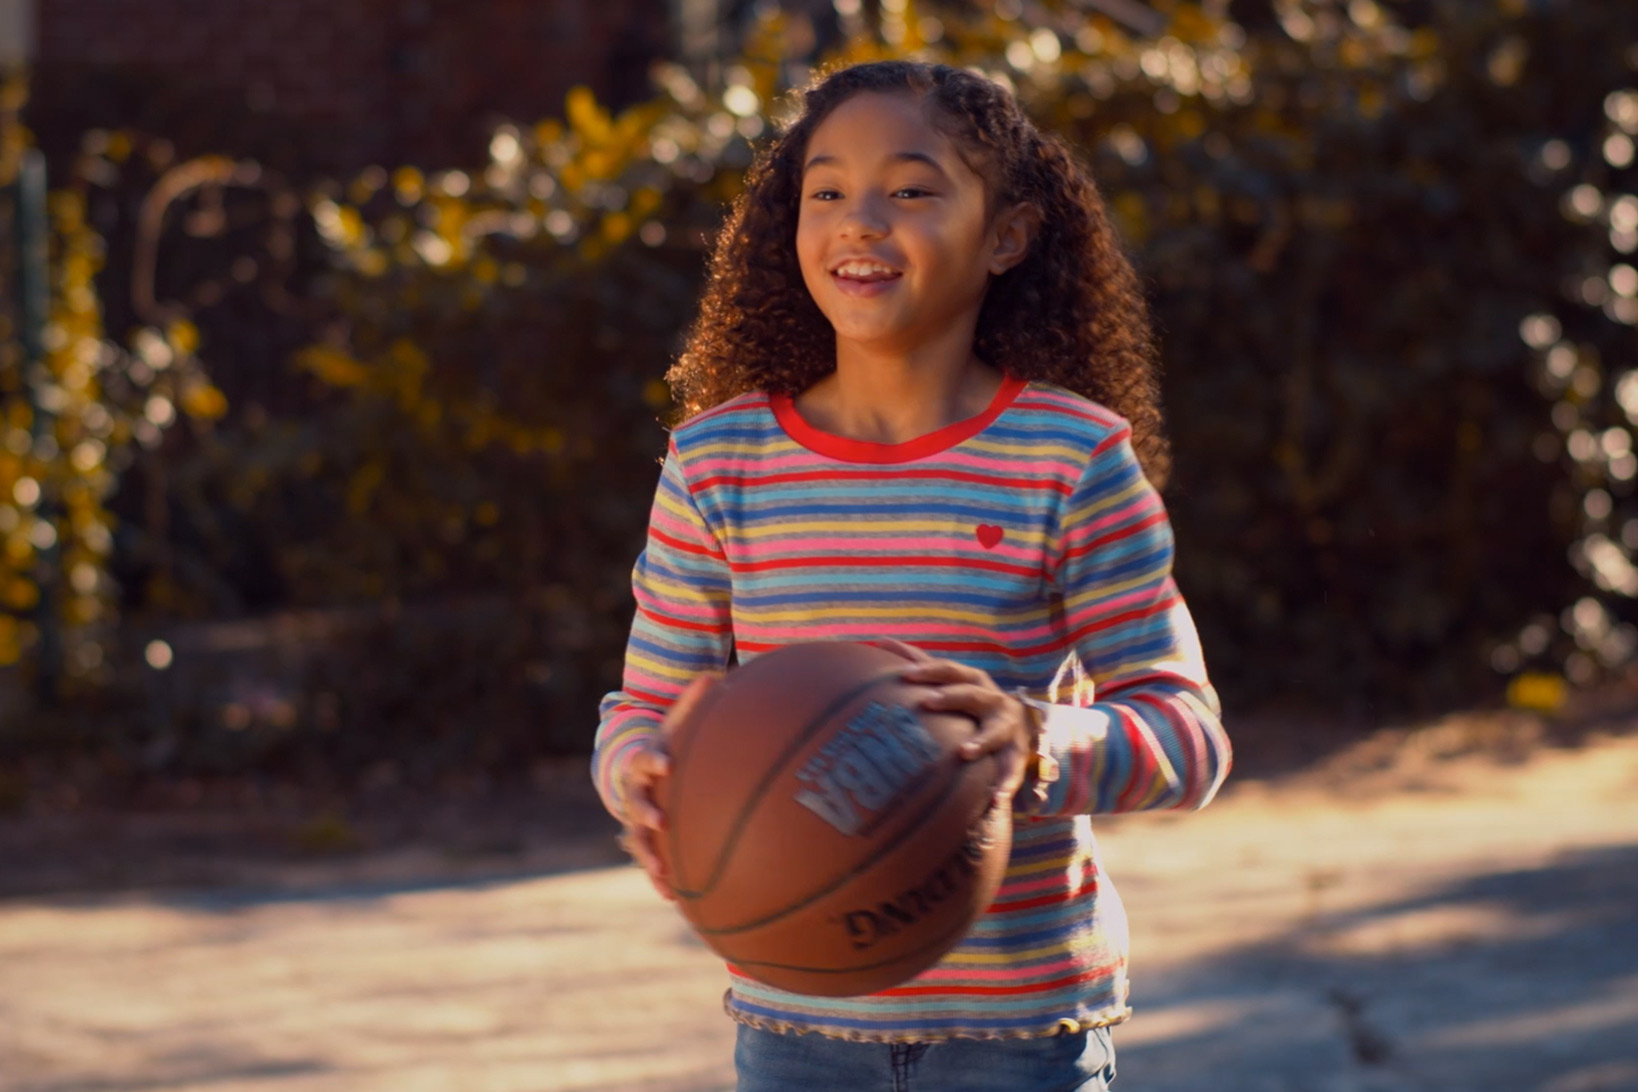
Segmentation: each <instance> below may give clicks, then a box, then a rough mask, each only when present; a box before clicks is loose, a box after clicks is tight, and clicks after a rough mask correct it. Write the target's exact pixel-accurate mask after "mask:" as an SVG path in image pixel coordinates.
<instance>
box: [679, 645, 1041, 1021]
mask: <svg viewBox="0 0 1638 1092" xmlns="http://www.w3.org/2000/svg"><path fill="white" fill-rule="evenodd" d="M908 663H909V661H907V660H906V659H905V658H904V657H903V656H901V655H899V654H898V653H896V652H892V651H889V650H887V649H884V648H878V647H876V646H874V645H866V644H857V643H852V642H843V641H824V642H814V643H807V644H797V645H790V646H787V647H784V648H780V649H777V650H775V651H772V652H768V653H765V654H763V655H760V656H758V657H756V658H755V659H753V660H751V661H749V662H748V663H746V664H745V665H743V666H741V667H737V668H734V669H733V670H731V671H729V672H728V674H727V675H726V676H725V677H724V678H723V679H722V680H721V681H719V682H717V683H716V685H715V686H713V687H712V688H711V689H710V690H708V691H707V692H706V693H705V695H704V696H703V697H702V698H701V699H700V700H699V702H698V704H696V705H695V706H694V707H693V708H692V709H690V710H688V711H687V712H686V713H685V714H684V715H683V716H682V717H681V718H679V719H678V720H677V721H676V722H674V723H671V724H669V725H668V726H667V731H668V736H667V740H666V744H667V747H668V749H669V750H670V753H671V762H672V768H671V774H670V776H669V777H668V778H666V779H665V780H663V781H662V782H661V783H660V784H659V785H658V786H657V787H656V802H657V803H658V804H659V805H660V807H661V809H662V810H663V811H664V812H665V814H666V817H667V827H666V830H665V833H664V834H663V836H662V837H661V838H660V840H659V841H660V852H661V855H662V856H663V857H664V858H665V861H666V866H667V868H668V870H669V875H670V878H671V881H672V885H673V887H674V889H675V891H676V894H677V905H678V907H679V908H680V909H681V911H682V913H683V916H684V917H685V918H687V920H688V922H689V924H690V925H692V926H693V928H694V930H695V932H697V933H698V934H699V936H700V938H701V939H702V940H704V941H705V943H706V944H707V945H709V946H710V947H711V948H712V949H713V950H714V951H716V952H717V953H718V954H719V955H721V956H722V957H723V958H724V959H726V960H728V962H729V963H731V964H732V965H733V966H734V968H735V969H737V970H738V971H739V972H740V973H742V974H745V975H749V976H750V977H752V978H756V979H759V980H760V981H763V982H766V983H768V984H769V985H772V986H777V987H779V988H781V989H785V990H790V991H792V992H795V993H803V994H812V995H820V996H830V997H840V996H850V995H856V994H863V993H873V992H876V991H878V990H883V989H887V988H889V987H891V986H895V985H897V984H899V983H901V982H903V981H905V980H906V979H909V978H911V977H913V976H915V975H916V974H918V973H920V972H921V971H923V970H925V969H926V968H928V967H930V966H931V965H932V964H934V963H936V962H937V961H938V960H939V959H940V958H941V957H942V956H943V955H944V954H945V953H946V952H947V951H949V950H950V949H951V948H952V947H954V946H955V945H956V943H958V942H959V941H960V940H961V939H962V937H964V936H965V935H966V933H967V930H968V929H969V928H970V927H971V926H972V923H973V920H974V919H975V918H976V917H977V916H978V915H979V914H980V913H981V912H982V911H983V910H984V908H985V907H987V906H988V905H989V904H990V902H991V900H993V899H994V898H995V894H996V891H997V889H998V888H999V887H1000V884H1001V878H1002V875H1003V873H1004V872H1005V871H1006V865H1007V857H1008V854H1009V852H1010V850H1011V845H1012V817H1011V813H1010V809H1007V808H992V807H991V797H992V790H993V787H994V783H995V779H996V777H997V769H996V762H995V759H994V757H993V756H990V755H986V756H983V757H982V758H979V759H975V760H970V761H969V760H966V759H963V758H962V757H961V756H960V755H959V754H958V753H957V750H958V748H959V747H960V745H961V744H962V743H963V742H965V741H966V740H968V739H970V738H972V736H973V734H974V733H975V731H976V730H977V726H976V724H975V722H974V721H973V719H972V718H971V717H968V716H965V715H959V714H946V713H940V712H934V711H928V710H921V709H918V708H917V704H918V703H919V701H920V699H921V698H922V697H924V696H925V695H926V694H927V693H929V691H930V688H929V687H927V686H924V685H920V684H912V683H907V682H904V681H902V680H901V679H900V678H899V675H900V674H901V673H902V672H903V671H904V669H905V668H906V666H908Z"/></svg>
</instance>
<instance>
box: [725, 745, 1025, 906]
mask: <svg viewBox="0 0 1638 1092" xmlns="http://www.w3.org/2000/svg"><path fill="white" fill-rule="evenodd" d="M958 763H959V764H958V765H957V766H956V767H955V768H954V771H953V773H952V775H951V776H950V777H949V778H947V779H946V780H945V782H944V791H943V792H941V793H939V795H938V797H937V798H936V799H934V800H932V801H930V802H929V803H928V804H927V806H926V807H924V808H923V809H922V810H921V812H920V813H919V814H917V816H916V817H915V818H914V819H912V820H910V821H909V822H907V823H905V824H904V826H903V828H902V829H901V830H900V831H899V832H898V837H897V838H895V839H894V840H893V842H892V843H891V844H889V845H886V846H882V847H878V848H877V850H876V852H875V853H874V854H872V855H871V856H869V857H866V858H865V859H864V860H862V861H860V862H859V863H858V864H856V865H854V866H853V867H852V868H850V869H848V870H847V871H846V872H844V873H842V874H841V875H840V876H838V877H836V879H835V880H833V881H832V882H831V884H830V886H828V887H823V888H820V889H819V890H818V891H815V892H813V893H812V894H811V895H808V896H807V897H806V898H804V899H802V900H801V901H799V902H794V903H792V904H790V905H789V906H786V907H783V908H781V909H780V910H779V911H777V912H776V913H773V914H765V915H763V916H762V917H761V918H758V919H757V920H755V921H747V922H741V923H740V924H738V925H731V926H725V927H722V928H718V929H705V928H701V927H699V926H695V929H696V930H697V931H698V932H700V933H701V934H702V935H709V936H732V935H734V934H735V933H743V932H745V931H746V930H747V929H755V928H758V927H759V926H763V925H767V924H768V923H770V922H774V921H778V920H779V919H780V918H782V917H786V916H787V915H790V914H794V913H796V912H797V911H798V910H802V909H804V908H806V907H808V906H811V905H812V904H814V903H815V902H818V901H819V900H820V899H822V898H824V897H825V896H826V895H829V894H831V893H832V892H834V891H835V890H836V889H837V888H839V887H841V886H842V885H844V884H846V883H847V882H848V881H850V880H853V879H857V878H858V876H859V874H860V873H862V872H864V871H865V870H866V869H868V868H870V866H872V865H874V864H875V863H876V862H877V861H879V860H881V859H882V858H883V857H885V856H887V855H888V854H889V853H891V852H893V851H894V850H895V849H897V848H899V846H900V845H901V844H902V843H903V842H904V839H905V837H906V835H908V834H910V833H911V832H913V831H915V830H916V829H917V828H918V827H920V826H921V824H922V822H923V821H924V820H926V818H927V817H928V816H929V815H931V814H932V813H933V812H935V811H937V810H938V808H939V805H941V804H943V803H944V802H945V801H946V800H948V799H950V796H951V795H952V794H953V793H954V792H955V790H956V788H957V786H959V785H960V784H961V782H962V780H963V779H964V777H965V775H966V770H970V769H972V768H973V767H974V766H975V765H976V763H973V762H968V761H966V760H958ZM991 765H994V762H993V761H992V762H991ZM990 806H991V805H990V802H989V801H988V800H986V801H985V806H984V809H983V810H982V811H980V812H979V813H978V815H977V816H975V817H974V818H973V819H971V820H969V821H968V822H967V823H966V824H964V825H963V827H962V830H963V831H964V832H965V833H964V834H963V835H962V837H963V838H966V837H969V836H970V835H971V833H972V827H973V825H974V824H975V823H977V822H978V821H979V820H980V819H982V818H983V817H984V814H985V812H987V811H989V809H990Z"/></svg>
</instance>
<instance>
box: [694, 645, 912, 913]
mask: <svg viewBox="0 0 1638 1092" xmlns="http://www.w3.org/2000/svg"><path fill="white" fill-rule="evenodd" d="M904 671H905V668H902V667H895V668H893V669H892V670H891V671H884V672H882V673H881V674H879V675H877V676H875V677H874V678H871V679H867V680H866V681H865V682H863V683H861V684H859V685H858V686H856V687H854V688H853V689H852V690H850V691H848V692H847V693H846V694H843V695H842V696H841V697H839V698H837V699H836V700H835V701H833V702H831V703H830V704H829V705H827V706H826V707H825V708H824V709H822V710H820V712H819V715H818V716H816V717H814V718H813V719H812V720H811V721H809V722H808V723H807V725H806V726H805V727H804V728H803V729H802V732H801V734H800V735H798V736H797V738H796V739H794V740H792V741H791V742H790V743H789V744H787V745H786V747H785V749H784V750H783V751H782V752H780V754H779V755H778V757H777V758H776V760H775V761H774V763H773V764H772V765H771V766H770V767H769V769H768V772H767V773H766V774H764V775H763V776H762V780H761V781H759V782H758V783H757V784H756V787H755V788H754V789H753V790H752V792H751V794H750V796H749V797H747V798H746V801H745V803H744V804H743V805H741V806H740V810H739V814H738V815H736V816H735V817H734V821H733V823H732V824H731V825H730V826H729V828H728V838H727V840H726V841H725V842H724V843H723V845H722V848H721V849H720V850H718V852H717V859H716V861H715V862H714V863H713V865H712V867H711V871H710V873H709V874H708V875H707V876H706V879H705V883H704V886H702V887H701V888H700V889H699V890H697V891H685V890H682V889H680V888H679V889H676V894H677V896H678V897H679V898H684V899H690V900H692V899H697V898H700V897H701V896H703V895H708V894H710V892H711V889H712V888H713V887H715V886H716V885H717V881H718V880H720V879H722V871H723V869H724V868H725V867H727V862H728V859H729V858H730V857H732V856H733V850H734V847H735V846H736V845H737V844H738V843H739V839H740V836H741V835H742V834H744V833H745V828H746V826H747V825H749V822H750V813H751V812H753V811H755V810H756V808H757V807H758V806H759V805H760V804H761V803H762V798H763V797H764V796H766V795H767V793H768V789H769V788H770V787H771V786H772V785H773V783H774V781H775V780H776V779H777V778H778V777H779V775H780V774H781V773H782V772H784V769H785V767H786V765H787V764H789V762H790V760H791V758H792V757H793V756H795V754H796V752H798V751H800V750H801V749H802V748H803V747H804V746H806V745H807V743H808V741H809V740H810V739H812V738H813V736H814V735H815V734H816V733H817V732H818V731H819V730H820V729H821V728H823V727H824V726H825V725H826V724H827V723H829V721H830V718H831V717H832V716H834V715H835V714H836V712H837V711H838V710H840V709H844V708H846V707H847V705H848V703H849V702H852V701H853V700H854V699H856V698H858V697H859V695H861V694H865V693H868V692H869V691H870V690H872V689H873V688H875V687H877V686H879V685H881V683H883V682H885V681H886V680H888V679H893V678H897V677H898V676H900V675H902V674H903V673H904ZM676 772H677V770H676V768H675V767H674V768H673V776H676ZM671 833H672V841H673V844H676V843H677V842H678V841H679V839H678V838H677V832H676V829H675V827H673V829H672V832H671Z"/></svg>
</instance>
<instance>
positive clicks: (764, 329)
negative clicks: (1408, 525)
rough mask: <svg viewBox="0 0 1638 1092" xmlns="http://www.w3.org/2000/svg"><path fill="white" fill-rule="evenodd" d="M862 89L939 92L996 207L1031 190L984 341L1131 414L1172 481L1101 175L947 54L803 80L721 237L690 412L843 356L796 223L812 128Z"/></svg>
mask: <svg viewBox="0 0 1638 1092" xmlns="http://www.w3.org/2000/svg"><path fill="white" fill-rule="evenodd" d="M863 92H878V93H904V94H911V95H915V96H917V97H918V98H919V99H921V100H922V101H923V102H925V103H927V104H928V105H929V106H930V107H931V111H930V112H931V117H932V119H933V122H934V124H935V125H938V126H939V128H940V129H941V130H942V131H944V132H945V133H946V135H948V136H949V137H950V138H951V139H952V140H953V141H954V142H955V144H956V147H957V148H958V149H959V150H960V151H961V153H962V156H963V158H964V159H965V160H966V161H967V162H968V164H969V165H971V166H972V167H973V169H974V170H975V171H977V172H978V174H979V175H980V176H981V177H982V178H983V179H984V181H985V190H986V195H987V198H988V203H989V207H990V209H992V210H994V209H999V208H1004V207H1008V206H1010V205H1013V204H1016V203H1027V204H1029V205H1032V206H1034V208H1035V210H1036V212H1037V213H1038V214H1039V216H1040V226H1039V229H1038V230H1037V232H1036V235H1035V238H1034V240H1033V241H1032V243H1031V246H1030V251H1029V254H1028V255H1027V256H1026V257H1025V258H1024V260H1023V261H1022V262H1020V263H1019V264H1018V265H1016V266H1014V267H1013V268H1012V269H1010V270H1008V271H1007V272H1006V273H1003V274H1001V275H1000V276H998V277H996V278H995V279H994V280H993V281H992V282H991V283H990V286H989V289H988V291H987V292H986V293H985V296H984V303H983V305H982V308H981V309H980V311H979V317H978V328H977V331H976V334H975V336H974V343H973V349H974V352H975V353H976V354H977V355H978V356H979V357H980V358H981V359H983V360H984V361H986V362H987V363H989V364H991V365H992V366H994V367H997V368H1000V369H1001V370H1003V371H1005V372H1007V373H1008V374H1011V375H1014V376H1017V377H1019V378H1022V379H1034V380H1041V381H1044V382H1047V383H1052V384H1055V385H1057V386H1060V387H1065V388H1067V389H1069V390H1072V391H1075V392H1077V393H1079V394H1082V395H1085V396H1086V397H1088V398H1090V399H1092V400H1093V401H1095V402H1098V403H1100V404H1101V405H1103V406H1106V407H1108V408H1109V409H1112V410H1114V411H1115V412H1116V413H1118V414H1120V415H1121V416H1122V417H1125V418H1126V419H1127V420H1128V421H1130V422H1131V425H1132V441H1133V446H1134V448H1135V449H1136V451H1137V456H1138V460H1139V462H1140V463H1141V464H1142V465H1143V469H1144V472H1145V474H1146V475H1147V476H1148V478H1149V479H1150V480H1151V481H1152V482H1153V483H1154V484H1155V485H1156V486H1160V485H1163V484H1164V482H1165V479H1166V477H1167V472H1168V470H1169V469H1170V461H1171V460H1170V452H1169V450H1168V447H1167V443H1166V437H1165V434H1164V431H1163V428H1162V421H1161V410H1160V385H1159V365H1158V360H1157V354H1156V351H1155V343H1154V335H1153V333H1152V331H1151V329H1150V325H1149V315H1148V307H1147V305H1146V304H1145V302H1144V299H1143V293H1142V290H1141V288H1140V286H1139V284H1138V279H1137V275H1136V274H1135V273H1134V272H1133V271H1132V266H1131V263H1130V262H1128V261H1127V259H1126V256H1125V255H1124V254H1123V253H1122V251H1121V247H1120V242H1119V240H1118V239H1117V237H1116V234H1115V230H1114V228H1113V227H1112V225H1111V224H1110V222H1109V215H1108V210H1107V209H1106V207H1105V206H1104V202H1103V198H1102V197H1101V196H1100V195H1099V194H1098V190H1097V186H1096V185H1095V184H1094V183H1093V181H1092V177H1091V175H1090V173H1089V172H1088V171H1087V169H1086V168H1085V167H1083V166H1082V165H1081V164H1080V163H1079V162H1078V161H1077V160H1076V158H1075V157H1074V155H1073V154H1072V153H1071V151H1070V149H1069V147H1068V145H1066V144H1065V143H1064V142H1063V140H1061V139H1060V138H1058V137H1056V136H1054V135H1050V134H1046V133H1042V132H1041V131H1040V130H1039V129H1037V128H1036V127H1035V125H1034V123H1033V122H1031V121H1030V119H1029V118H1028V116H1026V115H1025V114H1024V112H1023V110H1022V109H1021V108H1020V107H1019V105H1018V103H1017V101H1016V100H1015V99H1014V98H1013V96H1012V95H1011V94H1010V93H1009V92H1008V91H1007V90H1006V89H1005V88H1003V87H1001V86H999V85H998V84H996V83H995V82H993V81H991V80H988V79H986V78H984V77H983V76H979V75H975V74H974V73H971V72H968V71H965V70H963V69H958V68H952V67H950V66H948V65H932V64H922V63H918V62H913V61H879V62H874V63H870V64H861V65H855V66H852V67H849V68H843V69H839V70H838V71H836V72H833V73H832V74H830V75H829V76H827V77H825V78H823V79H821V80H819V81H818V82H817V83H815V84H814V85H813V86H811V87H809V88H808V89H807V90H806V91H805V92H804V94H803V108H802V112H801V114H800V116H799V117H797V118H796V120H795V121H793V122H792V123H791V124H790V125H789V126H788V127H786V128H785V129H784V130H783V131H782V132H780V133H779V134H778V136H777V137H776V138H775V139H774V140H773V142H772V143H771V144H770V145H769V146H768V147H766V148H764V149H763V150H762V151H761V153H760V154H759V155H758V156H757V158H756V161H755V162H754V163H753V164H752V165H751V167H750V170H749V171H748V172H747V174H746V185H745V189H744V191H743V192H742V193H741V194H740V196H739V198H738V199H737V200H736V201H735V202H734V205H733V209H732V211H731V212H730V214H729V216H728V219H727V221H726V222H725V223H724V224H723V226H722V230H721V231H720V233H719V234H718V235H717V238H716V243H715V246H714V249H713V253H712V256H711V267H710V278H709V281H708V283H707V285H706V289H705V293H704V297H703V299H702V300H701V303H700V310H699V315H698V317H697V318H696V319H695V321H694V324H693V327H692V328H691V329H690V331H689V334H688V339H687V343H686V345H685V347H684V349H683V352H682V354H681V356H680V357H679V358H678V360H677V362H676V363H675V364H674V365H673V366H672V367H671V370H670V371H669V372H668V373H667V374H666V379H667V380H668V381H669V382H670V384H671V389H672V392H673V394H674V395H675V396H676V398H677V401H678V403H679V405H680V414H679V418H680V419H682V420H686V419H687V418H689V417H692V416H694V415H695V414H697V413H700V412H702V411H704V410H707V409H709V408H711V407H712V406H716V405H720V404H721V403H723V402H725V401H727V400H728V399H730V398H733V397H734V396H736V395H739V394H742V393H744V392H746V391H750V390H759V389H760V390H766V391H768V392H770V393H779V394H790V395H795V394H798V393H800V392H801V391H802V390H804V389H806V388H807V387H808V386H810V385H811V384H812V383H814V382H815V381H816V380H818V379H820V378H822V377H823V376H824V375H826V374H828V373H829V372H831V371H833V370H835V367H836V356H835V332H834V330H833V329H832V328H831V326H830V323H829V321H828V320H827V319H826V318H825V316H824V315H823V314H822V313H821V312H820V310H819V308H818V306H817V305H816V304H815V303H814V302H813V297H812V296H811V295H810V294H809V292H808V289H807V285H806V284H805V283H803V280H802V270H801V267H800V266H799V265H798V264H797V257H796V223H797V214H798V209H799V207H800V201H801V193H802V190H801V186H802V165H803V161H804V157H805V154H806V151H807V145H808V139H809V137H810V136H811V135H812V134H813V131H814V130H815V129H816V128H817V127H818V126H819V124H820V122H822V121H824V120H825V118H826V117H827V116H828V115H829V114H830V113H831V111H833V110H834V109H836V107H837V106H838V105H839V104H841V103H842V102H844V101H845V100H847V99H848V98H851V97H852V96H854V95H857V94H861V93H863Z"/></svg>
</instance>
